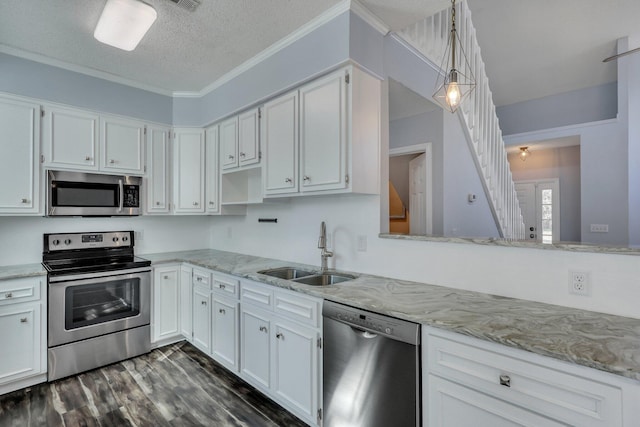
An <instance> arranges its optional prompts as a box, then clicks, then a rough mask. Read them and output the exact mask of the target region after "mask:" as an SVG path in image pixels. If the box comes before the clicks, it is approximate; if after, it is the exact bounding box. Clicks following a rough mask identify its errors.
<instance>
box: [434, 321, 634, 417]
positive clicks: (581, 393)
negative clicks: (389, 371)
mask: <svg viewBox="0 0 640 427" xmlns="http://www.w3.org/2000/svg"><path fill="white" fill-rule="evenodd" d="M422 371H423V411H424V423H425V424H424V425H425V426H429V427H449V426H451V427H463V426H492V427H493V426H531V427H534V426H535V427H538V426H566V425H572V426H581V427H631V426H637V425H638V424H637V423H638V420H640V410H639V409H638V405H637V401H638V399H639V398H640V384H638V383H637V382H635V381H632V380H629V379H626V378H624V377H620V376H617V375H612V374H608V373H605V372H602V371H597V370H595V369H590V368H586V367H583V366H578V365H575V364H571V363H567V362H562V361H559V360H555V359H551V358H548V357H543V356H539V355H536V354H533V353H529V352H526V351H522V350H517V349H513V348H509V347H505V346H502V345H498V344H494V343H489V342H486V341H482V340H478V339H476V338H470V337H466V336H463V335H460V334H455V333H450V332H445V331H440V330H436V329H433V328H429V327H424V326H423V369H422ZM633 401H636V404H629V403H630V402H633Z"/></svg>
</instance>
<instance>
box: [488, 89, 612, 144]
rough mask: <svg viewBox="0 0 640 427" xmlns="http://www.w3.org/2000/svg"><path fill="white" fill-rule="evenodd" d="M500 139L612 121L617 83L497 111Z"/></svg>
mask: <svg viewBox="0 0 640 427" xmlns="http://www.w3.org/2000/svg"><path fill="white" fill-rule="evenodd" d="M496 113H497V114H498V118H499V119H500V128H501V129H502V133H503V135H512V134H517V133H523V132H531V131H535V130H540V129H550V128H554V127H560V126H567V125H573V124H579V123H588V122H595V121H599V120H606V119H613V118H615V117H616V115H617V113H618V96H617V83H616V82H613V83H607V84H603V85H600V86H594V87H589V88H586V89H580V90H574V91H571V92H566V93H560V94H557V95H551V96H546V97H544V98H539V99H533V100H530V101H524V102H518V103H516V104H511V105H505V106H502V107H498V108H496Z"/></svg>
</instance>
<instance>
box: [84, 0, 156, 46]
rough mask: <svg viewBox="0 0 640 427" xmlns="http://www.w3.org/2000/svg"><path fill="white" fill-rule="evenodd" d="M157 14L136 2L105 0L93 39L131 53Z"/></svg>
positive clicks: (146, 5) (134, 0) (150, 8)
mask: <svg viewBox="0 0 640 427" xmlns="http://www.w3.org/2000/svg"><path fill="white" fill-rule="evenodd" d="M157 17H158V14H157V12H156V10H155V9H154V8H153V7H152V6H151V5H148V4H146V3H143V2H141V1H138V0H107V3H106V4H105V6H104V10H103V11H102V15H100V19H99V20H98V25H96V29H95V31H94V32H93V37H95V38H96V40H98V41H99V42H102V43H104V44H108V45H110V46H113V47H117V48H118V49H122V50H126V51H132V50H133V49H135V48H136V46H138V43H140V40H142V37H144V35H145V34H146V33H147V31H149V28H151V25H153V23H154V22H155V20H156V18H157Z"/></svg>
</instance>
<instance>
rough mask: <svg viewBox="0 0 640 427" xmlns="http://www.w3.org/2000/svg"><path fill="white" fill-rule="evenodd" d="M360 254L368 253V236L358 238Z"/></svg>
mask: <svg viewBox="0 0 640 427" xmlns="http://www.w3.org/2000/svg"><path fill="white" fill-rule="evenodd" d="M358 252H367V236H363V235H361V236H358Z"/></svg>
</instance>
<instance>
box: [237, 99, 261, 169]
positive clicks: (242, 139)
mask: <svg viewBox="0 0 640 427" xmlns="http://www.w3.org/2000/svg"><path fill="white" fill-rule="evenodd" d="M259 131H260V110H259V109H258V108H255V109H253V110H249V111H247V112H245V113H242V114H240V116H238V166H248V165H253V164H256V163H258V162H260V133H259Z"/></svg>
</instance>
